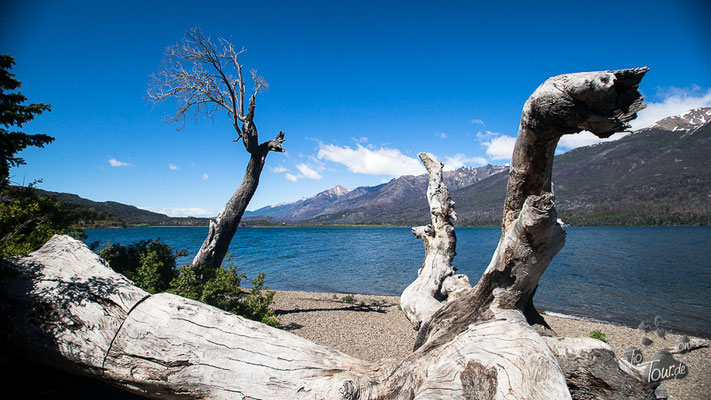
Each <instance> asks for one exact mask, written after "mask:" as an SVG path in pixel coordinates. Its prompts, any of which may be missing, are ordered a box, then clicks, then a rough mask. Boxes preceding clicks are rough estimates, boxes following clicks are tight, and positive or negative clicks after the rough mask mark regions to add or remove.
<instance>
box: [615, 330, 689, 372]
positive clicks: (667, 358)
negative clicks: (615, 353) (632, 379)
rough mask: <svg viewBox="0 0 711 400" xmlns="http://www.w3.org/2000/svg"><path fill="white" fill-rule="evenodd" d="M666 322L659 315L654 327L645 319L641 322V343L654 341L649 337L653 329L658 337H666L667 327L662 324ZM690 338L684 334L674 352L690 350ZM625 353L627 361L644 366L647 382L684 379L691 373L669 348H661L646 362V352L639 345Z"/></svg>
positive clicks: (649, 343)
mask: <svg viewBox="0 0 711 400" xmlns="http://www.w3.org/2000/svg"><path fill="white" fill-rule="evenodd" d="M664 322H666V321H664V319H662V318H661V317H659V316H657V317H656V318H654V327H652V326H651V325H648V324H647V323H646V322H645V321H642V322H641V323H640V324H639V327H638V329H639V330H640V331H642V338H641V340H640V343H641V344H642V346H644V347H647V346H649V345H651V344H652V343H654V341H653V340H652V339H650V338H649V337H647V334H649V333H650V332H652V331H655V333H656V334H657V336H658V337H660V338H662V339H665V338H666V334H667V332H669V331H668V330H667V329H665V328H663V327H662V324H663V323H664ZM689 342H690V341H689V338H688V337H687V336H682V337H681V338H679V340H678V341H677V343H676V345H674V349H672V350H673V351H674V353H679V354H684V353H686V352H688V351H689V350H690V348H691V345H690V343H689ZM624 355H625V357H626V358H627V361H629V362H630V364H632V365H638V366H640V367H644V380H645V382H647V383H653V382H660V381H663V380H665V379H682V378H685V377H686V376H687V375H688V374H689V368H688V366H687V365H686V364H684V363H683V362H681V361H679V360H676V359H675V358H674V355H673V354H672V353H671V352H670V351H669V350H659V351H657V352H656V353H654V354H653V355H652V357H651V358H650V360H649V361H647V362H644V354H643V353H642V350H641V349H640V348H639V347H637V346H632V347H629V348H627V349H625V351H624Z"/></svg>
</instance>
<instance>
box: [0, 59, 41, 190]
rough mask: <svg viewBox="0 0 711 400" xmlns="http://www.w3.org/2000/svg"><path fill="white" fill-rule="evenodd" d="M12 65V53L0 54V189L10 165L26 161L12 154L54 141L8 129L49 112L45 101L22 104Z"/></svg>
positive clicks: (5, 179) (4, 183)
mask: <svg viewBox="0 0 711 400" xmlns="http://www.w3.org/2000/svg"><path fill="white" fill-rule="evenodd" d="M14 64H15V60H14V59H13V58H12V56H10V55H7V54H6V55H0V125H2V127H0V188H2V187H4V186H6V185H7V184H8V182H9V177H10V168H12V167H16V166H18V165H22V164H25V160H24V159H22V158H21V157H15V155H16V154H17V153H18V152H20V151H22V150H24V149H25V148H27V147H30V146H35V147H44V146H45V145H46V144H49V143H52V141H54V138H53V137H50V136H47V135H43V134H35V135H28V134H26V133H24V132H21V131H10V130H8V128H10V127H17V128H22V125H24V124H25V123H27V122H29V121H32V120H33V119H34V118H35V117H36V116H37V115H40V114H42V113H43V112H44V111H51V106H50V105H48V104H43V103H37V104H30V105H22V103H24V102H25V101H27V98H26V97H25V96H23V95H22V92H20V91H19V89H20V85H21V82H20V81H18V80H17V79H15V74H13V73H11V72H10V69H11V68H12V66H13V65H14ZM16 90H18V91H17V92H14V91H16Z"/></svg>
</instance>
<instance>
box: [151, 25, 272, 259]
mask: <svg viewBox="0 0 711 400" xmlns="http://www.w3.org/2000/svg"><path fill="white" fill-rule="evenodd" d="M245 51H246V50H245V49H244V48H242V49H241V50H236V49H235V46H234V44H232V42H230V41H229V40H227V39H222V38H221V39H218V40H217V42H216V43H214V42H212V41H211V40H210V37H208V36H205V35H204V34H203V33H202V31H201V30H200V28H198V27H195V28H192V29H186V31H185V37H184V38H183V40H182V42H180V43H177V44H175V45H173V46H170V47H168V48H167V49H166V50H165V56H164V59H163V66H162V68H161V70H160V71H158V72H157V73H156V74H154V75H153V76H152V77H151V85H150V87H149V89H148V92H147V95H146V99H147V100H148V101H150V102H151V103H154V104H157V103H163V102H164V101H166V100H169V99H173V100H175V102H176V105H177V110H176V111H175V114H173V115H172V116H171V117H170V118H168V122H177V123H181V127H182V126H184V124H185V121H186V120H187V119H188V118H194V119H195V120H198V119H199V118H200V117H203V116H206V117H209V118H214V115H215V114H216V113H217V112H218V111H220V112H225V113H226V114H227V116H228V117H229V118H230V120H231V123H232V126H233V128H234V130H235V132H237V138H235V139H233V140H232V141H233V142H238V141H242V143H243V144H244V147H245V149H246V150H247V152H249V154H250V155H251V157H250V160H249V163H248V164H247V170H246V171H245V176H244V179H243V180H242V184H240V186H239V187H238V188H237V191H236V192H235V194H234V195H233V196H232V197H231V198H230V200H229V201H228V202H227V204H226V205H225V208H224V209H223V210H222V212H221V213H220V214H219V215H218V216H217V218H216V219H215V221H213V222H211V223H210V230H209V233H208V236H207V238H206V239H205V242H204V243H203V245H202V247H201V248H200V250H199V251H198V254H197V255H196V256H195V258H194V259H193V265H194V266H196V267H199V266H201V265H203V264H210V265H212V266H214V267H219V266H220V265H221V264H222V260H223V259H224V257H225V254H226V253H227V249H228V247H229V244H230V242H231V240H232V237H233V236H234V234H235V231H236V229H237V227H238V226H239V223H240V221H241V219H242V215H243V214H244V211H245V209H246V207H247V205H248V204H249V201H250V200H251V198H252V196H253V195H254V192H255V191H256V189H257V185H258V184H259V176H260V174H261V172H262V169H263V167H264V162H265V160H266V156H267V154H268V153H269V152H271V151H274V152H284V146H283V143H284V132H279V133H278V134H277V136H276V138H274V139H273V140H270V141H267V142H264V143H261V144H260V143H259V135H258V133H257V126H256V124H255V123H254V111H255V108H256V97H257V95H258V94H259V92H261V91H264V90H267V89H268V88H269V84H267V82H266V81H265V80H264V78H263V77H261V76H259V75H257V71H256V70H251V74H252V80H253V81H254V83H253V87H252V91H251V95H250V96H249V105H248V106H247V112H246V113H245V110H244V108H245V93H247V86H246V84H245V82H244V79H243V75H242V68H243V65H242V63H241V62H240V59H239V57H240V56H241V55H242V54H244V52H245Z"/></svg>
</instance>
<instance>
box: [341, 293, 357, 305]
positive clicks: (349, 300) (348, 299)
mask: <svg viewBox="0 0 711 400" xmlns="http://www.w3.org/2000/svg"><path fill="white" fill-rule="evenodd" d="M341 301H342V302H345V303H348V304H353V303H355V297H354V296H353V295H352V294H347V295H345V296H343V297H341Z"/></svg>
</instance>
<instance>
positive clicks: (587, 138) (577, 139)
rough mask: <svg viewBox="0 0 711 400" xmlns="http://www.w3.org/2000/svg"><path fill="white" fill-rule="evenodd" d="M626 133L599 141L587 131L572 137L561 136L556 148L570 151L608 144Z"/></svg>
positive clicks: (616, 134)
mask: <svg viewBox="0 0 711 400" xmlns="http://www.w3.org/2000/svg"><path fill="white" fill-rule="evenodd" d="M627 135H628V133H627V132H619V133H615V134H614V135H612V136H610V137H609V138H606V139H600V138H599V137H597V136H595V134H594V133H592V132H588V131H582V132H580V133H574V134H572V135H563V136H562V137H561V138H560V141H559V142H558V148H562V149H566V151H567V150H572V149H574V148H576V147H582V146H590V145H591V144H596V143H600V142H609V141H612V140H617V139H619V138H622V137H625V136H627Z"/></svg>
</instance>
